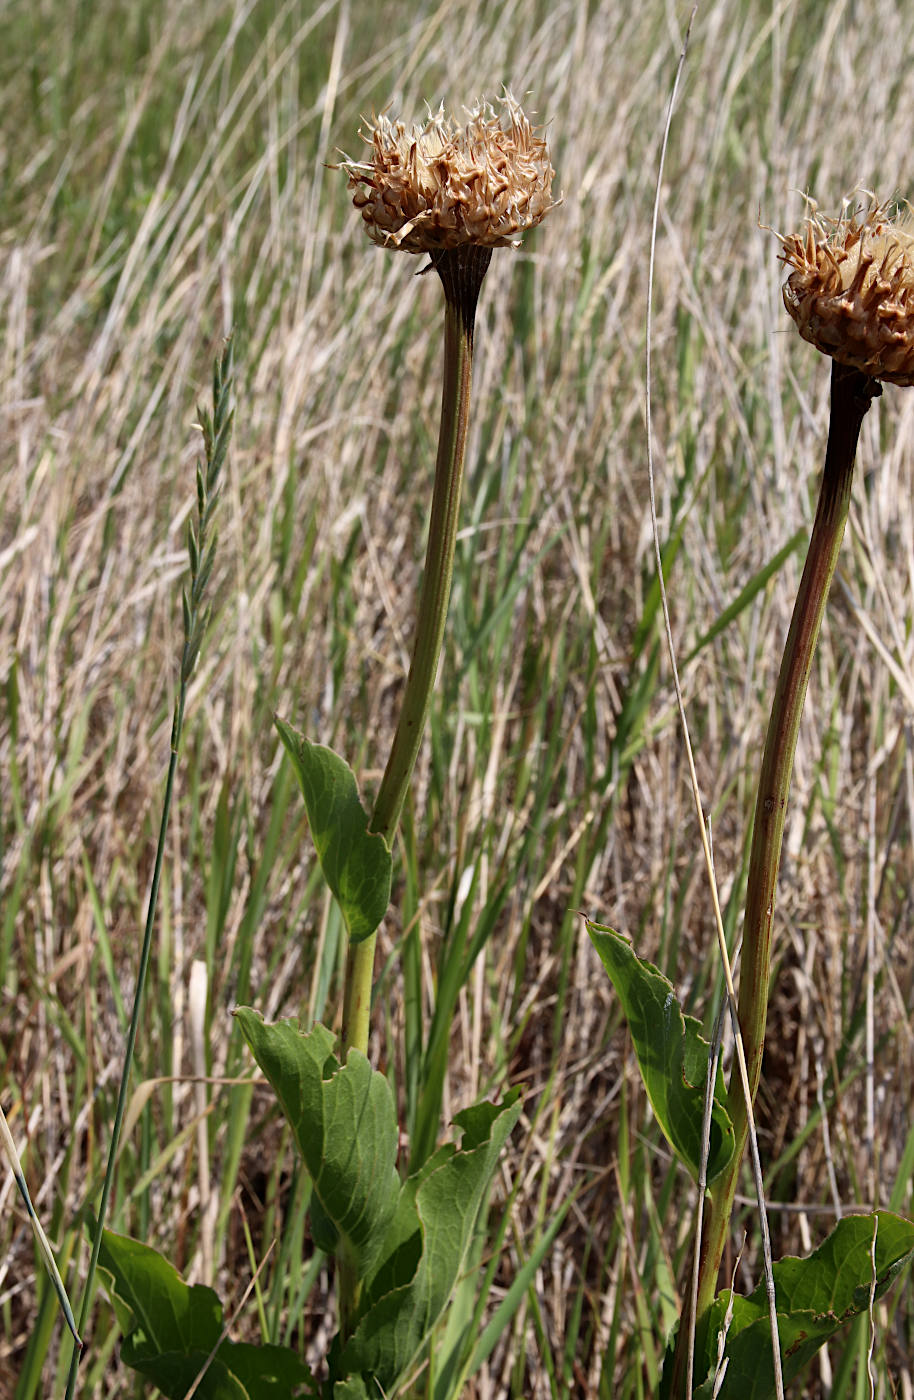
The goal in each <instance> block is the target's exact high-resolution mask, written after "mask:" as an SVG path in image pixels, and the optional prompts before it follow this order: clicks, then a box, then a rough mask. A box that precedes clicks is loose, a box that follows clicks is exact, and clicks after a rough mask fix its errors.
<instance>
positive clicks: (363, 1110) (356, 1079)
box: [235, 1007, 400, 1276]
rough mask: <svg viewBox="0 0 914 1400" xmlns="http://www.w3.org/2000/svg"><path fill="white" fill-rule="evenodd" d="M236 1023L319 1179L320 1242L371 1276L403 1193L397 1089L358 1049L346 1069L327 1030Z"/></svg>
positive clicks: (244, 1019)
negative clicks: (339, 1251)
mask: <svg viewBox="0 0 914 1400" xmlns="http://www.w3.org/2000/svg"><path fill="white" fill-rule="evenodd" d="M235 1016H236V1018H237V1020H238V1023H239V1025H240V1027H241V1032H242V1035H243V1036H244V1038H245V1040H246V1041H247V1043H248V1045H249V1046H250V1047H251V1051H252V1052H253V1055H254V1058H255V1060H256V1061H257V1063H258V1064H259V1066H260V1068H261V1069H262V1070H263V1072H264V1074H265V1075H266V1077H267V1079H269V1081H270V1083H271V1084H272V1086H273V1088H274V1090H275V1091H276V1095H277V1098H278V1099H279V1102H280V1104H281V1106H282V1111H283V1113H284V1114H285V1115H286V1118H287V1119H288V1120H289V1125H290V1127H291V1128H292V1132H293V1133H294V1135H295V1141H296V1142H297V1144H298V1148H299V1151H300V1152H301V1154H302V1157H303V1158H304V1162H305V1166H306V1167H307V1169H308V1174H309V1176H310V1177H311V1181H312V1183H313V1186H314V1193H315V1195H316V1197H317V1201H318V1204H317V1206H316V1207H315V1206H314V1205H313V1206H312V1225H313V1226H314V1227H316V1236H317V1237H318V1239H317V1242H318V1243H319V1244H320V1245H321V1247H322V1248H339V1249H342V1250H344V1251H345V1252H346V1254H347V1255H348V1257H349V1258H351V1259H352V1260H353V1261H354V1262H355V1264H356V1266H357V1268H358V1271H359V1275H360V1276H364V1275H366V1274H367V1273H369V1272H370V1271H371V1269H372V1268H373V1267H374V1266H375V1265H376V1264H377V1262H378V1260H379V1259H380V1257H381V1251H382V1249H383V1247H384V1242H385V1236H386V1234H387V1231H388V1227H389V1226H390V1223H391V1220H392V1218H393V1215H394V1211H395V1210H396V1208H397V1196H398V1193H399V1189H400V1178H399V1176H398V1175H397V1171H396V1165H395V1164H396V1160H397V1145H398V1128H397V1115H396V1109H395V1107H394V1101H393V1094H392V1093H391V1089H390V1085H389V1084H388V1082H387V1080H386V1079H385V1077H384V1075H383V1074H379V1073H378V1071H377V1070H373V1069H372V1068H371V1065H370V1064H369V1062H368V1060H367V1059H366V1058H365V1056H364V1055H363V1054H361V1052H360V1051H358V1050H350V1051H349V1055H348V1058H347V1060H346V1063H345V1065H343V1066H342V1067H341V1066H340V1063H339V1061H338V1060H337V1058H336V1056H335V1055H334V1053H333V1047H334V1043H335V1042H334V1036H333V1034H332V1032H330V1031H328V1030H327V1028H326V1027H325V1026H321V1025H317V1026H315V1027H314V1029H313V1030H312V1031H309V1032H307V1034H303V1033H302V1032H301V1031H300V1030H299V1029H298V1027H297V1026H296V1024H295V1022H294V1021H277V1022H275V1023H274V1024H272V1025H268V1024H267V1023H266V1022H265V1021H264V1019H263V1017H262V1016H261V1015H260V1013H259V1012H257V1011H252V1010H250V1009H249V1008H248V1007H239V1009H238V1010H237V1011H236V1012H235ZM334 1232H335V1233H334Z"/></svg>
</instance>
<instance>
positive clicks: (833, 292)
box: [778, 200, 914, 385]
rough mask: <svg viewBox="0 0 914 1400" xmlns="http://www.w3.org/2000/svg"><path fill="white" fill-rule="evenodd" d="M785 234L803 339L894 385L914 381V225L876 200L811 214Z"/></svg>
mask: <svg viewBox="0 0 914 1400" xmlns="http://www.w3.org/2000/svg"><path fill="white" fill-rule="evenodd" d="M778 237H779V238H780V239H781V244H782V252H781V258H782V259H783V261H784V262H785V263H786V264H787V266H788V267H791V268H793V269H794V270H793V271H792V272H791V274H790V276H789V277H788V279H787V281H786V283H785V285H784V291H783V295H784V305H785V306H786V307H787V310H788V311H789V312H790V314H791V316H792V317H793V319H794V321H795V322H796V324H797V329H798V330H799V332H800V335H801V336H802V337H803V339H804V340H808V341H809V342H810V344H812V345H815V346H816V348H817V349H818V350H821V351H822V352H823V353H824V354H826V355H831V356H832V357H833V358H834V359H835V360H837V361H838V362H839V363H840V364H844V365H849V366H851V367H852V368H854V369H859V370H861V371H862V372H863V373H864V374H868V375H870V376H871V377H872V378H873V379H882V380H886V381H887V382H888V383H889V384H902V385H909V384H914V228H912V224H911V220H910V216H908V217H902V218H890V217H889V215H888V214H887V212H886V210H885V208H884V207H883V206H881V205H879V204H877V203H876V202H875V200H874V201H873V202H872V203H871V204H870V206H869V208H868V209H866V210H856V211H854V212H853V213H851V214H850V215H842V216H841V217H840V218H837V219H829V218H825V217H824V216H823V215H821V214H819V212H818V210H817V208H816V205H815V204H814V203H813V202H810V213H809V216H808V217H807V219H806V222H805V224H804V225H803V228H802V229H801V230H800V232H799V233H793V234H789V235H787V236H786V237H785V236H784V235H783V234H779V235H778Z"/></svg>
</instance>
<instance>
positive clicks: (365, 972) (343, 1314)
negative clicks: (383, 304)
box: [340, 246, 492, 1338]
mask: <svg viewBox="0 0 914 1400" xmlns="http://www.w3.org/2000/svg"><path fill="white" fill-rule="evenodd" d="M491 256H492V253H491V249H489V248H479V247H472V246H471V247H464V248H458V249H454V250H449V251H447V252H440V253H433V254H432V265H433V266H434V268H435V270H436V272H437V273H438V275H439V277H440V278H441V283H442V286H443V287H444V298H445V317H444V377H443V386H442V393H441V426H440V429H439V434H438V457H437V462H436V466H435V486H434V491H433V495H432V510H431V518H430V521H429V532H428V548H427V550H426V555H425V571H424V573H423V577H422V587H421V592H420V597H419V615H418V619H417V622H416V637H415V641H414V643H413V654H412V659H411V662H410V667H409V675H408V677H407V680H406V690H405V692H404V695H403V704H402V707H401V710H400V718H399V721H398V723H397V730H396V733H395V735H394V741H393V747H392V748H391V751H390V757H389V758H388V760H387V767H386V769H385V771H384V777H383V779H382V780H381V786H380V788H379V789H378V795H377V799H376V801H375V805H374V811H373V812H372V816H371V823H370V829H371V830H372V831H378V832H380V833H381V835H382V836H383V837H384V838H385V840H386V841H387V842H388V844H391V843H392V842H393V838H394V833H395V832H396V829H397V823H398V822H399V820H400V813H401V811H402V809H403V803H404V801H405V800H406V794H407V792H408V791H409V783H410V779H411V777H412V773H413V769H414V767H415V764H416V758H417V756H418V753H419V746H420V744H421V742H422V732H423V730H424V728H425V721H426V718H427V716H428V710H429V705H430V703H431V698H432V690H433V689H434V685H435V676H436V674H437V670H438V658H439V655H440V653H441V643H442V640H443V637H444V624H445V619H446V617H447V608H448V600H449V598H450V595H451V579H452V577H453V573H454V550H455V547H456V544H457V524H458V518H459V511H460V489H461V485H462V482H463V458H464V451H465V448H466V438H467V425H468V422H469V410H470V380H471V372H472V364H473V327H474V324H475V320H476V303H477V300H478V297H479V289H480V287H481V286H482V279H483V277H484V276H485V273H486V269H487V268H488V266H489V260H490V258H491ZM375 941H376V935H375V934H372V935H371V937H370V938H366V939H365V940H364V941H363V942H361V943H356V944H354V945H350V948H349V953H348V956H347V961H346V981H345V987H344V992H343V1027H342V1035H341V1054H342V1058H343V1059H345V1058H346V1055H347V1054H348V1053H349V1050H350V1048H352V1047H355V1048H356V1049H357V1050H361V1051H362V1052H363V1053H366V1052H367V1050H368V1026H369V1020H370V1015H371V987H372V980H373V976H374V958H375ZM357 1303H358V1280H357V1278H356V1277H355V1273H354V1270H353V1269H352V1268H351V1267H349V1266H348V1265H347V1264H346V1262H345V1261H344V1260H341V1261H340V1325H341V1331H342V1334H343V1337H344V1338H345V1337H346V1336H347V1335H348V1322H349V1319H351V1317H352V1316H353V1314H354V1312H355V1308H356V1306H357Z"/></svg>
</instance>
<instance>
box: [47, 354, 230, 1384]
mask: <svg viewBox="0 0 914 1400" xmlns="http://www.w3.org/2000/svg"><path fill="white" fill-rule="evenodd" d="M231 395H232V342H231V340H230V341H229V342H228V344H227V345H226V347H225V350H224V351H223V354H222V357H221V360H219V361H217V363H216V366H215V369H214V374H213V416H212V418H210V416H209V414H208V413H205V412H203V411H201V412H200V427H201V431H202V433H203V442H204V449H205V454H206V471H205V473H204V472H203V471H202V469H201V468H200V467H199V466H198V468H197V528H196V530H194V527H193V525H192V526H191V527H190V528H189V530H188V552H189V555H190V575H191V587H190V594H189V595H188V594H187V593H186V592H185V594H184V597H183V616H184V647H183V651H182V654H181V677H180V686H179V689H178V696H177V699H176V701H175V707H174V712H173V715H172V724H171V744H170V752H169V759H168V772H167V774H166V778H165V792H164V796H163V799H162V815H161V820H160V822H159V837H158V842H157V844H156V853H155V863H154V865H153V871H152V884H151V886H150V890H149V903H148V905H147V909H146V923H145V927H144V930H143V944H142V948H141V949H140V961H139V966H138V968H137V975H136V985H135V987H134V993H133V1010H132V1012H131V1015H130V1025H129V1027H128V1029H127V1040H126V1043H125V1046H124V1063H123V1068H122V1070H121V1080H120V1085H119V1086H118V1093H117V1103H116V1105H115V1110H114V1121H113V1123H112V1127H111V1140H110V1143H109V1146H108V1160H107V1163H106V1166H105V1179H104V1182H103V1184H102V1193H101V1197H100V1199H99V1203H98V1211H97V1214H96V1219H95V1223H94V1231H93V1239H92V1252H91V1254H90V1256H89V1268H88V1272H87V1274H86V1283H85V1288H84V1290H83V1297H82V1305H81V1307H80V1313H79V1333H80V1335H81V1336H83V1338H84V1337H85V1328H86V1323H87V1321H88V1317H89V1311H90V1308H91V1306H92V1299H93V1293H94V1288H95V1274H96V1271H97V1268H98V1257H99V1254H100V1252H101V1247H102V1233H103V1230H104V1225H105V1220H106V1218H107V1213H108V1203H109V1200H110V1198H111V1190H112V1187H113V1185H114V1172H115V1168H116V1165H117V1159H118V1149H119V1147H120V1137H121V1129H122V1127H123V1122H124V1112H125V1109H126V1105H127V1090H128V1087H129V1084H130V1072H131V1069H132V1068H133V1056H134V1052H135V1050H136V1038H137V1032H138V1029H139V1024H140V1014H141V1012H142V1008H143V994H144V992H145V989H146V977H147V973H148V971H149V958H150V954H151V951H152V935H153V931H154V929H155V922H156V909H157V905H158V898H159V885H160V883H161V879H162V866H163V863H164V859H165V842H166V837H167V834H168V824H169V819H170V817H171V804H172V798H173V795H174V785H175V774H176V772H177V768H178V755H179V752H180V748H181V736H182V734H183V731H184V714H185V709H186V705H187V691H188V687H189V685H190V682H191V678H192V676H193V673H194V667H195V666H196V662H197V657H198V655H199V652H200V645H201V643H202V641H203V637H204V634H205V632H206V626H207V622H208V620H209V609H208V607H207V606H206V605H205V593H206V586H207V584H208V582H209V577H210V574H211V572H212V567H213V562H214V559H215V547H216V539H215V535H214V534H213V535H212V538H210V535H211V527H212V524H213V514H214V511H215V508H216V504H217V501H218V497H219V486H220V482H221V475H222V468H223V466H224V463H225V458H226V454H227V452H228V445H229V440H230V438H231V434H232V426H233V421H234V413H233V411H232V409H231V407H230V404H231ZM81 1355H82V1351H81V1349H80V1348H79V1347H78V1346H76V1344H75V1343H74V1346H73V1354H72V1357H71V1359H70V1369H69V1372H68V1375H67V1389H66V1400H72V1397H73V1395H74V1394H75V1391H76V1378H77V1371H78V1367H79V1360H80V1356H81Z"/></svg>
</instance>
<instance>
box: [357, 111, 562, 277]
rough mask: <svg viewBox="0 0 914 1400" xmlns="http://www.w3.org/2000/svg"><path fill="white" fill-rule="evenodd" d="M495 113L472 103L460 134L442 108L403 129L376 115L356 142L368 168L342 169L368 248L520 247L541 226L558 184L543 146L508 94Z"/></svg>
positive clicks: (419, 250) (422, 250) (409, 250)
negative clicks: (366, 153) (518, 239)
mask: <svg viewBox="0 0 914 1400" xmlns="http://www.w3.org/2000/svg"><path fill="white" fill-rule="evenodd" d="M501 107H502V109H503V110H502V112H501V115H500V116H499V115H497V114H496V112H495V111H494V109H493V108H492V106H491V105H490V103H488V102H485V101H483V102H480V103H478V104H477V106H476V107H474V108H473V110H472V111H470V112H469V113H468V121H467V123H466V125H465V126H460V125H458V124H457V123H456V122H454V121H452V120H451V119H450V118H449V117H446V116H445V114H444V108H443V107H439V109H438V111H437V112H435V113H432V112H431V111H430V112H429V116H428V120H427V121H425V122H424V123H420V124H417V125H416V126H413V127H410V128H407V127H406V126H404V124H403V123H402V122H392V121H390V120H389V119H388V118H387V117H386V116H384V115H382V116H380V117H378V118H377V119H376V120H375V123H374V125H373V126H372V128H371V130H370V131H369V132H368V133H367V134H365V133H364V132H362V133H360V134H361V135H362V136H363V139H364V140H365V142H366V143H367V144H368V145H369V146H370V147H371V159H370V160H366V161H344V162H342V169H344V170H345V171H346V172H347V173H348V175H349V187H350V189H352V190H354V191H355V193H354V194H353V203H354V204H355V206H356V208H357V209H360V210H361V211H362V218H363V219H364V220H365V225H366V228H367V230H368V233H369V235H370V236H371V238H373V239H374V241H375V243H379V244H380V245H381V247H382V248H399V249H402V250H403V251H404V252H407V253H432V252H436V251H440V250H442V249H448V248H460V247H464V246H466V245H468V244H475V245H477V246H481V247H484V248H501V247H506V246H517V245H516V243H515V241H514V240H515V235H517V234H519V233H523V232H524V230H525V229H528V228H533V227H534V226H535V225H536V224H538V223H539V222H540V220H541V219H543V218H545V216H546V215H547V214H548V213H549V210H550V209H552V208H553V207H554V202H553V199H552V180H553V177H554V175H555V171H554V170H553V168H552V165H551V163H550V160H549V151H548V149H547V146H546V142H545V140H544V138H543V137H542V136H541V135H539V134H538V132H537V129H535V128H534V127H532V126H531V124H530V122H529V120H528V119H527V117H526V116H525V114H524V112H523V110H522V108H521V107H520V105H519V104H518V103H517V102H516V101H515V100H514V98H513V97H512V96H511V94H510V93H508V92H506V93H505V95H504V97H503V98H502V99H501Z"/></svg>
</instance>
